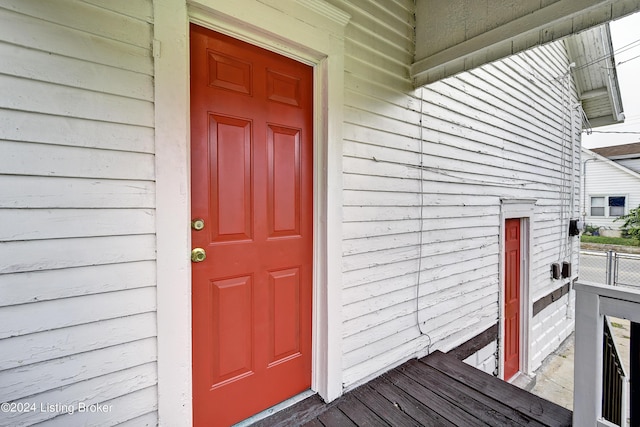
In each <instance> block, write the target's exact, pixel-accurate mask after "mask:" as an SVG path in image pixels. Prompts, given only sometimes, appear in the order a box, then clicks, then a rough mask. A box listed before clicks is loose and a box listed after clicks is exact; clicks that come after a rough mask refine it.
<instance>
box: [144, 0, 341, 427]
mask: <svg viewBox="0 0 640 427" xmlns="http://www.w3.org/2000/svg"><path fill="white" fill-rule="evenodd" d="M270 3H273V4H274V7H272V6H271V5H270ZM275 6H277V7H275ZM285 11H286V12H285ZM348 20H349V16H348V15H347V14H345V13H344V12H342V11H341V10H339V9H337V8H335V7H333V6H331V5H330V4H328V3H326V2H324V1H322V0H314V1H309V0H297V1H296V0H278V1H277V2H276V1H270V0H264V1H261V2H257V1H254V0H234V1H228V0H194V1H189V2H188V5H187V2H186V1H185V0H154V58H155V64H154V65H155V119H156V129H155V131H156V209H157V213H156V218H157V220H156V233H157V316H158V331H157V334H158V414H159V422H160V425H166V426H173V425H186V424H188V423H189V422H188V421H187V420H192V417H193V408H192V382H191V375H192V372H191V264H190V259H189V253H190V250H191V242H190V234H191V233H190V228H189V224H190V219H191V218H190V206H191V200H190V199H191V198H190V166H189V159H190V152H189V147H190V142H189V141H190V120H189V22H196V23H198V24H200V25H203V26H206V27H208V28H211V29H214V30H216V31H219V32H223V33H225V34H228V35H230V36H233V37H236V38H238V39H240V40H243V41H247V42H249V43H252V44H255V45H258V46H260V47H264V48H267V49H269V50H272V51H274V52H276V53H279V54H282V55H285V56H288V57H291V58H294V59H296V60H299V61H301V62H305V63H307V64H311V65H313V66H314V69H315V73H314V80H315V83H314V102H315V104H314V129H315V136H314V155H315V159H314V217H315V225H314V301H313V325H314V330H313V367H312V370H313V371H312V389H313V390H314V391H316V392H318V393H319V394H320V396H321V397H322V398H324V399H325V400H327V401H331V400H333V399H335V398H337V397H339V396H340V395H341V394H342V338H341V334H342V322H341V319H342V316H341V305H342V304H341V287H342V275H341V271H342V265H341V262H342V261H341V254H342V249H341V246H342V120H343V114H342V111H343V106H344V102H343V96H344V89H343V87H344V84H343V82H344V26H345V25H346V24H347V22H348Z"/></svg>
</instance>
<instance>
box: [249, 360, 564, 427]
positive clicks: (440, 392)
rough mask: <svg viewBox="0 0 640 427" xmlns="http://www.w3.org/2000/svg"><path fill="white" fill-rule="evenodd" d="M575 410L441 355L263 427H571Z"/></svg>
mask: <svg viewBox="0 0 640 427" xmlns="http://www.w3.org/2000/svg"><path fill="white" fill-rule="evenodd" d="M571 418H572V413H571V411H569V410H567V409H565V408H562V407H561V406H558V405H556V404H555V403H551V402H548V401H546V400H544V399H541V398H539V397H537V396H535V395H533V394H531V393H529V392H527V391H525V390H521V389H519V388H518V387H516V386H514V385H511V384H509V383H506V382H504V381H502V380H500V379H498V378H495V377H493V376H491V375H488V374H486V373H484V372H482V371H479V370H477V369H474V368H472V367H471V366H468V365H466V364H464V363H463V362H461V361H459V360H457V359H456V358H455V357H453V356H452V355H447V354H444V353H442V352H439V351H436V352H434V353H432V354H431V355H429V356H427V357H425V358H423V359H420V360H411V361H409V362H407V363H405V364H403V365H401V366H399V367H397V368H395V369H393V370H391V371H390V372H388V373H386V374H384V375H382V376H380V377H378V378H376V379H375V380H373V381H370V382H369V383H367V384H365V385H363V386H360V387H358V388H357V389H355V390H353V391H351V392H349V393H347V394H345V395H344V396H342V397H341V398H339V399H338V400H336V401H334V402H332V403H330V404H328V405H327V404H324V403H322V401H321V399H320V398H319V397H318V396H312V397H309V398H308V399H305V400H303V401H302V402H300V403H298V404H296V405H294V406H291V407H289V408H287V409H285V410H283V411H281V412H278V413H276V414H275V415H273V416H271V417H268V418H265V419H263V420H261V421H258V422H257V423H256V424H255V425H257V426H285V425H286V426H292V425H304V426H309V427H322V426H325V427H335V426H338V427H341V426H345V427H354V426H387V425H388V426H394V427H395V426H411V427H413V426H463V425H464V426H492V427H493V426H535V427H540V426H548V427H563V426H570V425H571V421H572V420H571Z"/></svg>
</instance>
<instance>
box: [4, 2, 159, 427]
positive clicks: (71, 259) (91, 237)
mask: <svg viewBox="0 0 640 427" xmlns="http://www.w3.org/2000/svg"><path fill="white" fill-rule="evenodd" d="M119 7H122V9H121V10H118V8H119ZM152 12H153V7H152V1H151V0H137V1H135V2H130V1H126V2H121V1H109V2H101V1H100V0H92V1H86V2H85V1H79V0H60V1H56V2H41V1H38V0H24V1H23V0H6V1H3V2H2V4H1V5H0V56H1V57H2V58H4V59H5V60H4V61H2V62H1V63H0V85H1V86H2V88H3V93H2V96H1V97H0V151H1V152H2V153H3V155H2V156H1V157H0V188H2V191H0V294H2V296H3V297H2V298H1V300H2V301H1V302H0V383H1V384H3V387H2V390H1V391H0V394H1V395H2V396H0V400H1V401H14V402H23V403H24V402H29V403H32V404H35V405H36V406H37V407H38V408H40V405H41V404H43V405H46V404H51V403H59V404H63V405H67V408H73V413H69V412H71V411H70V410H69V409H67V410H65V411H59V410H55V408H54V410H51V411H46V410H45V411H41V410H38V411H32V412H24V413H15V414H6V413H5V414H2V416H1V417H0V425H1V426H13V425H32V424H36V423H40V422H45V421H46V422H47V425H52V426H53V425H95V426H99V425H105V426H106V425H115V424H118V423H121V422H122V423H125V422H129V423H130V424H134V423H135V422H137V421H144V420H151V421H152V422H153V420H156V421H157V414H156V411H157V389H156V383H157V375H156V358H157V350H156V335H157V331H156V289H155V285H156V266H155V258H156V239H155V227H156V222H155V182H154V181H155V161H154V129H153V128H154V105H153V102H154V93H153V58H152V53H151V46H152V39H153V27H152V25H151V24H150V22H151V16H152ZM81 403H100V404H107V405H112V406H111V410H109V411H106V412H84V413H81V412H78V405H79V404H81ZM136 420H137V421H136Z"/></svg>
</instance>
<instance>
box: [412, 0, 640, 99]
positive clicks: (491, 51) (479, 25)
mask: <svg viewBox="0 0 640 427" xmlns="http://www.w3.org/2000/svg"><path fill="white" fill-rule="evenodd" d="M638 10H640V0H483V1H478V0H447V1H442V0H417V1H416V50H415V52H416V53H415V57H414V62H413V64H412V65H411V75H412V77H413V81H414V86H416V87H418V86H422V85H424V84H427V83H431V82H434V81H437V80H440V79H443V78H445V77H449V76H452V75H454V74H457V73H460V72H462V71H466V70H470V69H472V68H475V67H478V66H480V65H483V64H486V63H489V62H491V61H495V60H498V59H501V58H504V57H507V56H509V55H512V54H514V53H518V52H521V51H524V50H526V49H528V48H530V47H533V46H537V45H541V44H544V43H548V42H551V41H554V40H559V39H561V38H563V37H565V36H568V35H571V34H575V33H578V32H580V31H583V30H586V29H588V28H591V27H594V26H597V25H600V24H603V23H606V22H609V21H611V20H613V19H616V18H620V17H622V16H625V15H628V14H631V13H633V12H636V11H638Z"/></svg>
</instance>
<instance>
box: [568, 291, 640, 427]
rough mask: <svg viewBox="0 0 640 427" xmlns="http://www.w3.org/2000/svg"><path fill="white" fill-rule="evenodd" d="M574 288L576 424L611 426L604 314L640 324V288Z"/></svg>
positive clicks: (574, 400) (574, 401)
mask: <svg viewBox="0 0 640 427" xmlns="http://www.w3.org/2000/svg"><path fill="white" fill-rule="evenodd" d="M575 290H576V317H575V320H576V332H575V337H576V343H575V358H574V372H573V376H574V395H573V425H574V426H581V427H583V426H584V427H587V426H588V427H591V426H593V427H599V426H612V425H614V424H612V423H610V422H608V421H606V420H604V419H603V418H602V356H603V351H602V339H603V333H604V330H603V322H604V316H611V317H618V318H623V319H628V320H630V321H631V322H636V323H640V290H637V289H629V288H623V287H613V286H608V285H600V284H595V283H576V284H575ZM625 397H626V396H625ZM624 401H627V399H626V398H625V399H624ZM625 412H626V411H623V414H624V413H625ZM625 418H626V417H625ZM622 424H623V426H626V422H623V423H622Z"/></svg>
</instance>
